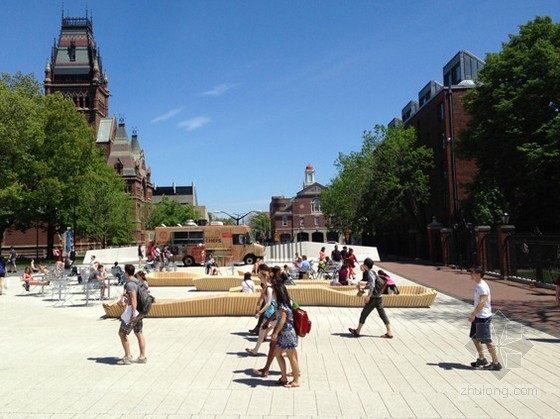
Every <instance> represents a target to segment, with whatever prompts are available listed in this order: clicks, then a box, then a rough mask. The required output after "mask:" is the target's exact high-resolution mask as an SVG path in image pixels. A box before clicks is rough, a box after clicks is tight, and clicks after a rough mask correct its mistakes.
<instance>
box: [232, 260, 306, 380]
mask: <svg viewBox="0 0 560 419" xmlns="http://www.w3.org/2000/svg"><path fill="white" fill-rule="evenodd" d="M258 277H259V279H260V281H261V293H260V297H259V300H258V302H257V305H256V306H255V318H256V319H258V321H257V325H256V326H255V327H254V328H253V329H251V330H250V331H249V333H251V334H256V335H258V338H257V343H256V345H255V347H254V348H246V349H245V350H246V351H247V353H248V354H250V355H251V356H257V355H258V351H259V349H260V347H261V345H262V344H263V342H264V341H265V339H266V337H267V336H268V335H269V334H271V336H270V346H269V350H268V356H267V360H266V364H265V366H264V367H263V368H260V369H254V370H253V372H254V373H255V374H256V375H258V376H260V377H268V375H269V371H270V368H271V366H272V363H273V361H274V359H276V360H277V362H278V365H279V366H280V372H281V375H280V379H279V380H278V381H277V384H279V385H282V386H284V387H286V388H292V387H299V385H300V384H299V377H300V375H301V374H300V369H299V364H298V356H297V346H298V336H297V334H296V332H295V328H294V315H293V310H294V305H295V302H293V301H292V300H291V298H290V295H289V293H288V289H287V288H286V285H285V283H286V282H288V281H289V278H288V277H287V275H286V274H285V272H284V271H283V269H282V268H280V267H279V266H274V267H269V266H267V265H265V264H261V265H260V266H259V272H258ZM241 286H242V289H243V292H256V288H255V283H254V281H253V280H252V277H251V273H250V272H247V273H246V274H245V276H244V278H243V282H242V285H241ZM284 355H286V357H287V358H288V361H289V363H290V366H291V372H290V373H288V371H287V365H286V360H285V359H284ZM289 377H291V380H290V379H289Z"/></svg>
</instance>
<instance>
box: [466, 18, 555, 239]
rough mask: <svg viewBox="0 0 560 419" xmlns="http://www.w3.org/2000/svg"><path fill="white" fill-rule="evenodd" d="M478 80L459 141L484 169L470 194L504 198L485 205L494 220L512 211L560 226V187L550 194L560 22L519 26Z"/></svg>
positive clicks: (519, 219)
mask: <svg viewBox="0 0 560 419" xmlns="http://www.w3.org/2000/svg"><path fill="white" fill-rule="evenodd" d="M479 82H480V85H479V86H478V88H477V89H473V90H472V91H471V92H469V94H468V95H467V96H466V99H465V106H466V109H467V111H468V113H469V114H470V116H471V120H470V123H469V126H468V130H467V131H466V132H465V133H464V134H463V136H462V141H461V145H460V148H459V151H460V153H461V154H462V155H464V156H466V157H468V158H474V159H476V162H477V165H478V168H479V173H478V175H477V177H476V179H475V182H474V184H473V185H472V188H473V191H475V192H476V193H473V194H471V201H476V200H480V199H485V198H484V197H490V201H488V202H487V203H483V206H485V205H486V204H491V202H492V199H494V198H492V197H498V196H499V197H503V199H502V200H495V199H494V200H495V201H496V202H499V203H500V204H499V205H497V206H496V205H494V206H492V205H490V206H491V207H492V208H487V209H488V210H489V211H493V212H494V215H490V214H489V213H488V212H487V216H488V217H490V219H491V220H490V222H492V218H495V217H497V216H498V213H499V212H501V211H502V210H507V211H509V212H510V213H511V214H512V222H514V223H515V224H517V225H518V226H521V227H526V228H528V229H530V228H532V227H533V226H535V225H540V226H551V227H553V228H555V229H560V213H559V212H558V208H559V207H560V194H558V193H551V188H556V187H557V186H558V185H559V184H560V24H555V23H553V22H552V20H551V19H550V18H549V17H537V18H536V19H535V20H533V21H530V22H528V23H527V24H526V25H522V26H520V31H519V34H517V35H510V38H509V42H507V43H504V44H503V46H502V50H501V51H500V52H499V53H496V54H488V56H487V58H486V65H485V66H484V68H483V69H482V71H481V72H480V73H479ZM470 205H471V207H476V205H477V203H476V202H471V203H470ZM479 206H480V205H479ZM500 206H501V207H502V208H500ZM474 214H475V216H476V212H475V213H474ZM473 221H475V222H476V221H479V222H480V221H485V220H473Z"/></svg>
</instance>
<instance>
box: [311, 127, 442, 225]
mask: <svg viewBox="0 0 560 419" xmlns="http://www.w3.org/2000/svg"><path fill="white" fill-rule="evenodd" d="M335 164H336V166H337V168H338V175H337V176H336V177H335V179H333V180H332V182H331V184H330V185H329V187H328V188H327V189H326V190H325V191H323V193H322V194H321V205H322V208H323V212H324V213H325V215H326V216H327V218H328V219H329V220H330V226H331V228H334V229H338V230H339V231H344V230H345V229H346V228H350V229H351V231H352V232H353V233H354V234H359V233H360V232H364V233H366V234H368V235H371V234H373V233H374V232H375V231H376V230H377V229H378V228H381V227H384V226H388V225H390V224H391V223H394V222H396V221H399V220H401V219H402V218H407V219H408V220H410V221H409V222H410V223H411V224H412V225H414V226H416V227H418V228H421V229H423V227H424V226H425V222H426V221H425V219H424V215H423V211H422V206H423V205H424V204H425V203H426V202H427V201H428V199H429V196H430V191H429V176H428V172H429V170H430V169H431V167H433V164H434V163H433V153H432V150H430V149H428V148H427V147H425V146H421V145H419V144H418V142H417V139H416V133H415V131H414V129H412V128H409V129H405V128H403V127H393V128H385V127H383V126H380V125H377V126H376V127H375V129H374V131H373V132H370V131H367V132H364V135H363V144H362V149H361V151H360V152H353V153H350V154H349V155H344V154H340V155H339V158H338V160H337V162H336V163H335Z"/></svg>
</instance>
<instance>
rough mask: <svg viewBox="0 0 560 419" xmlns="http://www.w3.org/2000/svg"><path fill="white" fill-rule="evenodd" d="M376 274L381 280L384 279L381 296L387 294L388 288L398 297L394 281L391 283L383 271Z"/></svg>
mask: <svg viewBox="0 0 560 419" xmlns="http://www.w3.org/2000/svg"><path fill="white" fill-rule="evenodd" d="M377 274H378V275H379V276H380V277H381V278H383V279H385V290H384V292H383V294H389V288H390V289H391V291H393V294H396V295H399V289H398V288H397V284H395V281H393V280H392V279H391V277H390V276H389V275H387V273H386V272H385V271H383V270H381V269H380V270H378V271H377Z"/></svg>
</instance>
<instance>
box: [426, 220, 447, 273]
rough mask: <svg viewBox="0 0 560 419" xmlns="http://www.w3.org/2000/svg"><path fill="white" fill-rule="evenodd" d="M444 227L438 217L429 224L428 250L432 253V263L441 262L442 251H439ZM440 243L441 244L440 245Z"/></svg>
mask: <svg viewBox="0 0 560 419" xmlns="http://www.w3.org/2000/svg"><path fill="white" fill-rule="evenodd" d="M442 227H443V225H442V224H441V223H439V222H438V220H437V219H436V217H433V219H432V222H431V223H430V224H428V226H427V230H428V249H429V251H430V260H431V261H432V262H439V257H440V256H441V254H440V253H441V251H440V252H438V250H439V244H440V243H441V238H440V232H441V229H442ZM438 242H439V243H438Z"/></svg>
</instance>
